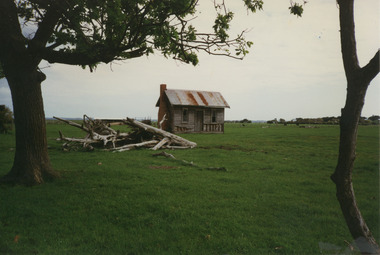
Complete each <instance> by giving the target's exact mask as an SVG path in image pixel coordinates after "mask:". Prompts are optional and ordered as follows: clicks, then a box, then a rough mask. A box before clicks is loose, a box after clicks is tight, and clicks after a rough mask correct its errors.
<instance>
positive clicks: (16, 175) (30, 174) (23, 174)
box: [1, 68, 59, 185]
mask: <svg viewBox="0 0 380 255" xmlns="http://www.w3.org/2000/svg"><path fill="white" fill-rule="evenodd" d="M7 79H8V84H9V87H10V89H11V94H12V100H13V112H14V121H15V128H16V153H15V158H14V162H13V167H12V169H11V170H10V172H9V173H8V174H7V175H5V176H4V177H2V178H1V182H5V183H18V184H25V185H36V184H41V183H43V182H44V181H45V180H49V179H52V178H55V177H58V176H59V174H58V173H57V172H55V171H54V170H53V169H52V167H51V164H50V159H49V156H48V150H47V139H46V124H45V114H44V109H43V102H42V93H41V82H42V80H44V79H45V75H44V74H42V73H40V72H39V71H37V69H35V70H31V71H27V70H20V69H19V68H18V70H17V72H15V75H9V76H7Z"/></svg>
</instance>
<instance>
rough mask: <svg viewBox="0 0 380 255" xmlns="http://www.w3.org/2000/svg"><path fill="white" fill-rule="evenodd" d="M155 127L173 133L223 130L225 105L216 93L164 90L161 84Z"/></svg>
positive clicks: (163, 85)
mask: <svg viewBox="0 0 380 255" xmlns="http://www.w3.org/2000/svg"><path fill="white" fill-rule="evenodd" d="M156 107H159V110H158V126H159V127H160V128H162V129H163V130H166V131H169V132H173V133H223V132H224V108H230V106H229V105H228V103H227V102H226V100H225V99H224V98H223V96H222V95H221V94H220V93H219V92H208V91H195V90H179V89H167V88H166V84H161V86H160V98H159V99H158V101H157V104H156Z"/></svg>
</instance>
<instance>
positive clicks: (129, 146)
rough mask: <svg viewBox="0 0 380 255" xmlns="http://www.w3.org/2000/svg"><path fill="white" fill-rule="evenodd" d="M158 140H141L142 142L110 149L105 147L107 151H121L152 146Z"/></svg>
mask: <svg viewBox="0 0 380 255" xmlns="http://www.w3.org/2000/svg"><path fill="white" fill-rule="evenodd" d="M158 142H159V141H158V140H151V141H146V142H142V143H135V144H127V145H124V146H120V147H116V148H112V149H106V150H107V151H114V152H116V151H118V152H122V151H127V150H131V149H135V148H138V147H146V146H152V145H154V144H157V143H158Z"/></svg>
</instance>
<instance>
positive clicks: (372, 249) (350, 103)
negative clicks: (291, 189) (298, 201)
mask: <svg viewBox="0 0 380 255" xmlns="http://www.w3.org/2000/svg"><path fill="white" fill-rule="evenodd" d="M355 85H356V86H355ZM348 87H349V89H348V90H347V98H346V105H345V107H344V108H343V109H342V116H341V119H340V143H339V158H338V164H337V167H336V169H335V172H334V174H333V175H332V176H331V179H332V180H333V182H334V183H335V184H336V192H337V193H336V196H337V199H338V201H339V204H340V207H341V209H342V213H343V215H344V218H345V220H346V224H347V226H348V229H349V231H350V233H351V235H352V237H353V238H354V240H355V242H356V244H357V246H358V248H359V249H360V251H361V252H362V253H365V254H378V253H379V252H380V250H379V247H378V245H377V244H376V240H375V238H374V237H373V236H372V234H371V232H370V230H369V228H368V227H367V225H366V223H365V220H364V218H363V217H362V215H361V213H360V210H359V208H358V206H357V203H356V199H355V193H354V189H353V185H352V172H353V169H354V161H355V157H356V141H357V131H358V123H359V119H360V114H361V111H362V108H363V105H364V98H365V94H366V90H367V87H368V84H349V85H348Z"/></svg>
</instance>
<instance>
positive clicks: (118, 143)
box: [54, 115, 197, 152]
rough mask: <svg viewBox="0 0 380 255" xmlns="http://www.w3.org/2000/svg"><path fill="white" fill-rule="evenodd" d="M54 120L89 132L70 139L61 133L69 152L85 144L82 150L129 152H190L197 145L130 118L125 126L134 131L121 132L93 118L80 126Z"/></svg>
mask: <svg viewBox="0 0 380 255" xmlns="http://www.w3.org/2000/svg"><path fill="white" fill-rule="evenodd" d="M54 118H55V119H57V120H59V121H62V122H64V123H67V124H69V125H71V126H73V127H76V128H79V129H81V130H83V131H85V132H86V133H87V135H86V136H85V137H84V138H68V137H65V136H64V135H63V134H62V132H61V131H59V134H60V140H61V141H66V142H68V143H65V149H66V150H68V149H70V145H73V147H74V144H75V146H76V147H78V146H77V145H78V144H79V145H82V146H81V147H83V148H90V147H91V148H92V149H93V147H102V148H103V149H104V150H107V151H119V152H120V151H126V150H131V149H136V148H140V147H145V148H151V149H152V150H158V149H161V148H170V149H189V148H194V147H195V146H196V145H197V144H196V143H194V142H191V141H188V140H186V139H184V138H182V137H179V136H177V135H174V134H172V133H169V132H166V131H163V130H160V129H158V128H155V127H152V126H150V125H147V124H144V123H142V122H139V121H136V120H134V119H130V118H127V119H126V120H123V123H124V124H126V125H128V126H130V127H132V131H131V132H128V133H121V132H120V131H116V130H114V129H112V128H111V127H109V126H108V125H107V124H105V123H104V122H103V121H101V120H97V119H92V118H90V117H88V116H87V115H83V123H82V124H81V125H80V124H78V123H76V122H73V121H69V120H65V119H62V118H58V117H54Z"/></svg>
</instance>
